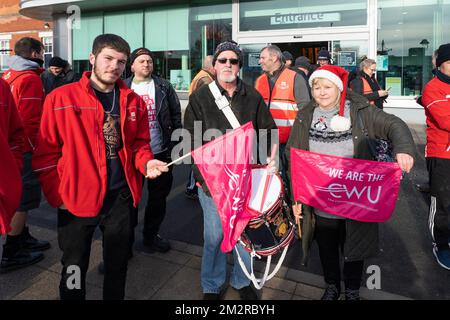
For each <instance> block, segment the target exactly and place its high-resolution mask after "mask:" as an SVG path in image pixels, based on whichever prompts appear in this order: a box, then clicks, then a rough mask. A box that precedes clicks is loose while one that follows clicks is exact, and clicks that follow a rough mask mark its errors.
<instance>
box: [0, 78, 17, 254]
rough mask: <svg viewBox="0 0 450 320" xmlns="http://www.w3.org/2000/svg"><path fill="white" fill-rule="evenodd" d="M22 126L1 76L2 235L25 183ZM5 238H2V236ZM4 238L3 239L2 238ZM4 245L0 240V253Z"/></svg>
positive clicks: (0, 185) (0, 195) (0, 229)
mask: <svg viewBox="0 0 450 320" xmlns="http://www.w3.org/2000/svg"><path fill="white" fill-rule="evenodd" d="M22 150H23V126H22V122H21V121H20V117H19V113H18V112H17V109H16V105H15V103H14V99H13V97H12V95H11V91H10V89H9V85H8V84H7V83H6V82H5V81H4V80H2V79H0V154H1V155H2V165H1V166H0V237H2V236H3V235H6V234H7V233H8V232H9V231H10V230H11V227H10V223H11V219H12V216H13V214H14V212H15V211H16V209H17V207H18V206H19V200H20V194H21V192H22V183H21V177H20V171H21V170H22ZM0 240H2V239H0ZM0 242H2V241H0ZM2 252H3V246H2V245H1V244H0V256H1V255H2Z"/></svg>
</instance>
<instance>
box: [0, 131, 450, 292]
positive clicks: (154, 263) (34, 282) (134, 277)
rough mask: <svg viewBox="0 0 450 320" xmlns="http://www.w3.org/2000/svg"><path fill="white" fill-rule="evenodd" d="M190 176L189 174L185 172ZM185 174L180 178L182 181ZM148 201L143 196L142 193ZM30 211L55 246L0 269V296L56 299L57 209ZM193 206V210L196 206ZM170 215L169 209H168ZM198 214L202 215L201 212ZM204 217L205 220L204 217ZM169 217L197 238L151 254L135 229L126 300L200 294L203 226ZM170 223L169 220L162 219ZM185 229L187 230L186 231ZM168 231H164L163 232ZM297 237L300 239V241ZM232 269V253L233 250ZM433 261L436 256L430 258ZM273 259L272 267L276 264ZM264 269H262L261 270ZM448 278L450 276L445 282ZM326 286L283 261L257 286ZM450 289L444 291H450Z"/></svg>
mask: <svg viewBox="0 0 450 320" xmlns="http://www.w3.org/2000/svg"><path fill="white" fill-rule="evenodd" d="M410 129H411V131H412V133H413V136H414V139H415V140H416V143H417V144H418V145H422V146H423V145H424V144H425V131H424V126H410ZM186 177H187V176H186ZM184 178H185V177H182V178H181V180H180V181H184V182H185V180H186V179H184ZM177 197H184V184H183V183H179V184H178V185H177V184H175V186H174V188H173V189H172V193H171V195H170V196H169V201H170V200H171V199H175V198H177ZM143 200H144V201H145V199H143ZM183 201H187V202H184V204H182V206H184V208H181V207H178V208H173V207H170V206H169V207H168V211H176V210H178V211H180V210H186V209H189V208H186V207H189V206H191V207H196V206H197V211H198V204H197V203H196V202H195V201H192V200H183ZM36 211H37V212H36V213H32V214H31V215H30V218H29V226H30V231H31V233H32V235H33V236H35V237H37V238H39V239H44V240H48V241H50V243H51V245H52V247H51V249H49V250H48V251H45V259H44V260H42V261H41V262H39V263H37V264H35V265H33V266H30V267H27V268H24V269H21V270H17V271H14V272H11V273H7V274H2V275H0V300H56V299H58V298H59V293H58V286H59V280H60V272H61V264H60V258H61V251H60V250H59V248H58V243H57V233H56V213H55V210H54V209H52V208H50V207H49V205H48V204H46V203H45V202H43V203H42V205H41V208H39V209H37V210H36ZM194 211H195V210H194ZM168 215H169V212H168ZM139 217H140V222H141V223H142V219H143V208H141V210H140V214H139ZM195 219H197V220H198V219H201V217H198V213H197V216H196V218H195ZM200 221H201V220H200ZM168 223H170V224H171V225H172V226H173V227H174V229H177V228H185V227H186V226H187V227H189V228H190V229H188V230H187V233H188V234H189V233H191V234H192V235H193V238H195V239H193V241H190V240H186V241H180V240H179V239H174V237H172V238H169V239H171V240H170V242H171V245H172V250H170V251H169V252H167V253H153V254H148V253H146V252H145V251H144V250H143V248H142V244H141V243H142V241H141V240H142V239H141V238H140V237H141V236H140V232H137V240H136V244H135V251H134V257H133V258H132V259H131V260H130V262H129V266H128V274H127V286H126V299H127V300H201V299H202V289H201V285H200V266H201V256H202V247H201V237H202V233H201V232H200V231H201V230H202V228H199V230H193V229H192V227H191V226H190V225H183V224H182V223H183V222H181V223H179V224H178V223H177V222H172V220H170V222H168ZM163 227H165V228H169V227H170V226H168V224H167V223H165V224H164V225H163ZM185 232H186V231H185ZM163 235H164V234H163ZM296 242H298V241H296ZM101 252H102V244H101V236H100V232H96V234H95V236H94V241H93V243H92V247H91V259H90V265H89V270H88V273H87V279H86V283H87V299H88V300H99V299H102V286H103V276H102V275H100V274H99V273H98V271H97V268H98V264H99V263H100V262H101V259H102V258H101V257H102V253H101ZM229 258H230V259H229V267H230V268H229V269H231V261H232V259H231V255H230V256H229ZM429 263H430V264H432V263H434V261H429ZM262 268H263V263H262V262H257V263H256V266H255V269H256V270H257V271H261V270H263V269H262ZM273 268H274V265H272V268H271V270H273ZM258 274H259V275H260V272H259V273H258ZM447 284H448V282H447ZM324 287H325V284H324V281H323V277H322V276H321V275H319V274H317V273H311V272H307V271H304V270H299V269H298V268H293V267H290V266H289V265H288V264H285V265H283V266H282V267H281V268H280V270H279V271H278V273H277V274H276V276H275V277H274V278H272V279H271V280H269V281H267V282H266V284H265V286H264V288H263V289H262V290H260V291H258V294H259V296H260V298H261V300H317V299H320V297H321V295H322V293H323V289H324ZM360 293H361V298H362V299H364V300H409V299H411V296H409V297H408V296H404V295H402V294H394V293H392V292H388V291H385V290H376V289H373V290H369V289H367V288H366V287H362V288H361V292H360ZM448 293H449V291H447V292H446V294H448ZM223 299H224V300H239V295H238V293H237V291H235V290H234V289H233V288H231V287H228V288H227V289H226V292H225V294H224V296H223Z"/></svg>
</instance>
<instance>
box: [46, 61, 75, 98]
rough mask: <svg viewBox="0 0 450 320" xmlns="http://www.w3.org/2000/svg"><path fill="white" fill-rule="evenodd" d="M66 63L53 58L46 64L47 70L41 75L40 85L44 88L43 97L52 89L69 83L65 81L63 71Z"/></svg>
mask: <svg viewBox="0 0 450 320" xmlns="http://www.w3.org/2000/svg"><path fill="white" fill-rule="evenodd" d="M67 65H68V62H67V61H66V60H64V59H62V58H60V57H57V56H54V57H52V58H51V59H50V61H49V63H48V68H47V70H45V71H44V72H43V73H42V74H41V79H42V84H43V86H44V90H45V95H48V94H49V93H50V92H52V91H53V90H54V89H56V88H58V87H60V86H62V85H64V84H67V83H70V82H71V81H66V78H65V75H66V74H65V71H64V70H65V69H66V67H67Z"/></svg>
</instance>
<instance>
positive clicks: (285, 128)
mask: <svg viewBox="0 0 450 320" xmlns="http://www.w3.org/2000/svg"><path fill="white" fill-rule="evenodd" d="M259 64H260V66H261V69H262V70H263V72H264V73H263V74H262V75H261V76H259V77H258V79H256V83H255V88H256V90H257V91H258V92H259V93H260V94H261V96H262V97H263V99H264V102H265V103H266V105H267V108H268V109H269V111H270V113H271V114H272V117H273V119H274V120H275V124H276V125H277V127H278V133H279V134H278V136H279V143H280V146H279V148H280V149H279V152H280V154H279V156H280V161H279V164H280V171H281V176H282V178H283V181H284V187H285V189H286V192H287V194H289V192H290V190H289V183H288V181H287V176H286V170H287V161H286V157H285V156H284V149H285V147H286V142H287V141H288V139H289V134H290V132H291V128H292V125H293V124H294V120H295V117H296V115H297V112H298V110H301V109H302V108H304V107H305V106H306V105H307V104H308V103H309V101H310V99H311V98H310V96H309V89H308V84H307V82H306V81H305V79H304V78H303V77H302V76H301V75H300V74H298V73H297V72H295V71H293V70H291V69H289V68H288V67H286V65H285V64H284V63H283V55H282V53H281V50H280V48H278V47H277V46H275V45H268V46H266V47H264V48H262V49H261V52H260V55H259ZM288 199H289V198H288Z"/></svg>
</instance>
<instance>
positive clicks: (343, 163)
mask: <svg viewBox="0 0 450 320" xmlns="http://www.w3.org/2000/svg"><path fill="white" fill-rule="evenodd" d="M401 175H402V171H401V169H400V167H399V166H398V164H397V163H394V162H377V161H369V160H360V159H351V158H342V157H335V156H329V155H323V154H318V153H313V152H309V151H304V150H298V149H295V148H292V149H291V177H292V188H293V194H294V199H295V200H296V201H300V202H301V203H304V204H307V205H309V206H312V207H314V208H317V209H319V210H321V211H323V212H326V213H329V214H333V215H336V216H341V217H345V218H349V219H353V220H358V221H364V222H384V221H387V220H388V219H389V218H390V217H391V215H392V212H393V211H394V209H395V203H396V201H397V197H398V189H399V187H400V178H401Z"/></svg>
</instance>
